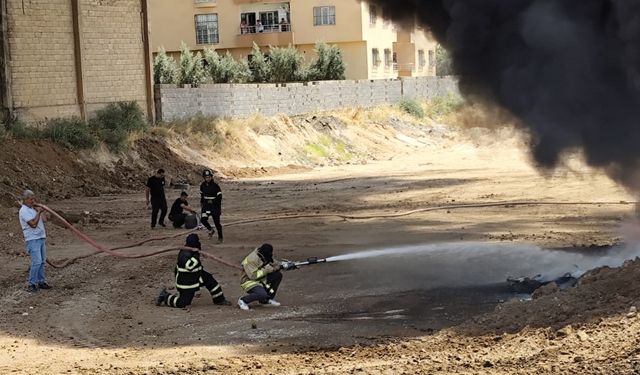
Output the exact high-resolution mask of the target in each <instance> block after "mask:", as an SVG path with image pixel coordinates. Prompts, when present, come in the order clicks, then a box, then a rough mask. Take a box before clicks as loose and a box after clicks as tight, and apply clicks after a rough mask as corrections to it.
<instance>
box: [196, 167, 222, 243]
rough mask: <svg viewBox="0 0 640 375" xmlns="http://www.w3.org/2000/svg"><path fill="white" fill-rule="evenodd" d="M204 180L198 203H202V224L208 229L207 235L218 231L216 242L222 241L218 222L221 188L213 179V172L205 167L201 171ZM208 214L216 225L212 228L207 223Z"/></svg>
mask: <svg viewBox="0 0 640 375" xmlns="http://www.w3.org/2000/svg"><path fill="white" fill-rule="evenodd" d="M202 177H203V178H204V181H203V182H202V184H201V185H200V204H201V205H202V219H201V221H202V225H204V226H205V228H207V230H208V231H209V237H213V234H214V233H215V232H216V230H217V231H218V243H222V242H223V241H224V239H223V236H222V224H221V223H220V215H222V190H220V186H219V185H218V184H216V183H215V182H214V181H213V172H211V171H210V170H209V169H206V170H205V171H204V172H202ZM209 216H210V217H211V218H213V223H214V224H215V226H216V229H215V230H214V229H213V228H212V227H211V224H209Z"/></svg>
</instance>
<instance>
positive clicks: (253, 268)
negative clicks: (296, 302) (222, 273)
mask: <svg viewBox="0 0 640 375" xmlns="http://www.w3.org/2000/svg"><path fill="white" fill-rule="evenodd" d="M242 268H243V269H244V272H243V273H242V276H241V280H240V282H241V284H240V286H241V287H242V289H243V290H244V291H245V292H247V295H246V296H244V297H241V298H240V299H238V307H240V308H241V309H242V310H249V304H250V303H251V302H255V301H258V302H259V303H261V304H263V305H271V306H280V303H279V302H278V301H276V300H275V299H274V298H275V296H276V292H277V291H278V287H279V286H280V282H281V281H282V273H281V272H280V270H281V269H282V266H281V264H280V263H278V262H275V261H274V260H273V246H271V245H270V244H268V243H266V244H263V245H262V246H260V247H258V248H257V249H255V250H253V251H252V252H251V253H250V254H249V255H247V257H246V258H244V260H243V261H242Z"/></svg>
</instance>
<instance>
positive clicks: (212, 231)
mask: <svg viewBox="0 0 640 375" xmlns="http://www.w3.org/2000/svg"><path fill="white" fill-rule="evenodd" d="M214 234H216V230H215V229H211V230H210V231H209V238H211V237H213V235H214Z"/></svg>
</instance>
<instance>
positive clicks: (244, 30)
mask: <svg viewBox="0 0 640 375" xmlns="http://www.w3.org/2000/svg"><path fill="white" fill-rule="evenodd" d="M248 32H249V26H248V25H247V21H245V20H242V22H240V34H246V33H248Z"/></svg>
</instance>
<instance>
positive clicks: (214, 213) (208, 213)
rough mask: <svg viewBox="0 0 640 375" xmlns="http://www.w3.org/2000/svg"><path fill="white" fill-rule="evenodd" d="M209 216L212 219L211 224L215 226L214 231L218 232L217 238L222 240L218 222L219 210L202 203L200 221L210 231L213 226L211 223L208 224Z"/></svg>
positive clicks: (220, 226)
mask: <svg viewBox="0 0 640 375" xmlns="http://www.w3.org/2000/svg"><path fill="white" fill-rule="evenodd" d="M209 217H211V218H212V219H213V224H214V225H215V226H216V231H217V232H218V239H219V240H222V239H223V236H222V223H221V222H220V210H218V209H215V208H213V207H211V206H208V205H204V206H203V207H202V218H201V219H200V222H201V223H202V225H204V227H205V228H207V230H208V231H211V230H212V229H213V228H212V227H211V224H209Z"/></svg>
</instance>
